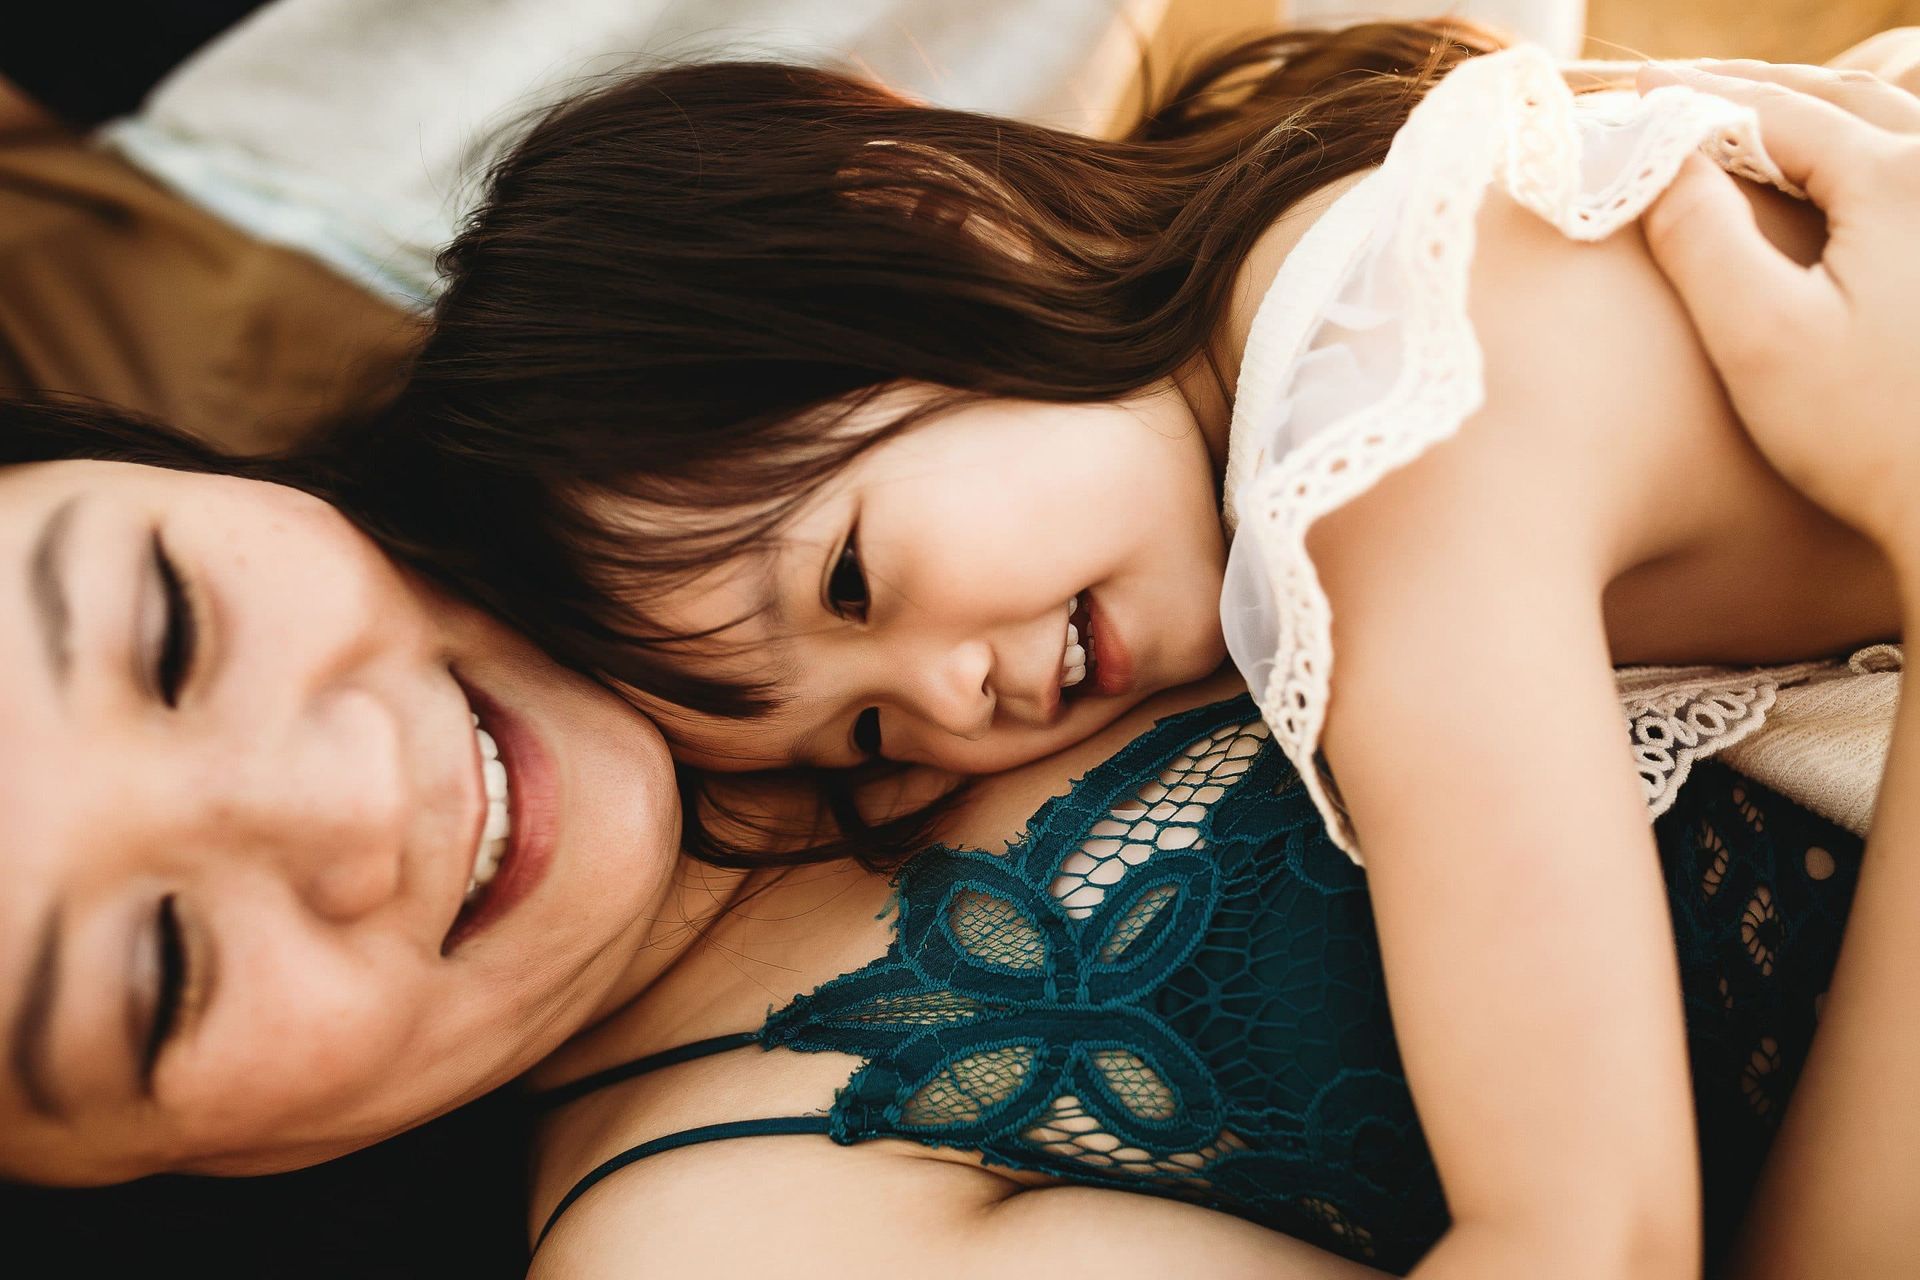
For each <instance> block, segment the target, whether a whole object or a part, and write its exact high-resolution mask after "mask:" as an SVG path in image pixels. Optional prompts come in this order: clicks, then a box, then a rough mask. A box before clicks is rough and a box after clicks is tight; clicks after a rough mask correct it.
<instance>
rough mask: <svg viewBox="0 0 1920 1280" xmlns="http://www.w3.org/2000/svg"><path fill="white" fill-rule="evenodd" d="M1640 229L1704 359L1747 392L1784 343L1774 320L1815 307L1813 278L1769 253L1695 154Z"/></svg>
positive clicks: (1736, 200)
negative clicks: (1689, 322)
mask: <svg viewBox="0 0 1920 1280" xmlns="http://www.w3.org/2000/svg"><path fill="white" fill-rule="evenodd" d="M1642 227H1643V229H1644V231H1645V232H1646V237H1647V246H1648V248H1649V249H1651V250H1652V252H1653V257H1654V260H1655V261H1656V262H1657V263H1659V265H1660V269H1661V270H1662V271H1663V272H1665V273H1666V276H1667V278H1668V280H1670V281H1671V282H1672V283H1673V286H1674V289H1675V290H1676V291H1677V292H1678V293H1679V294H1680V298H1681V301H1682V302H1684V303H1685V304H1686V308H1687V311H1688V313H1689V314H1690V315H1691V316H1692V318H1693V324H1694V328H1695V329H1696V330H1698V331H1699V334H1700V339H1701V341H1702V343H1703V344H1704V345H1705V346H1706V348H1707V354H1708V355H1709V357H1710V358H1711V359H1712V360H1713V362H1714V364H1715V365H1716V366H1718V367H1719V368H1720V370H1721V372H1722V373H1723V375H1725V376H1726V378H1727V379H1728V381H1729V382H1730V383H1732V384H1734V385H1735V386H1736V387H1740V388H1743V389H1746V390H1748V391H1749V392H1752V391H1754V390H1755V389H1756V384H1758V383H1761V382H1764V380H1765V379H1766V378H1767V377H1769V376H1770V374H1771V373H1772V372H1775V371H1777V370H1776V366H1777V363H1778V359H1779V357H1780V355H1781V354H1782V352H1781V349H1780V348H1781V344H1782V343H1785V342H1790V341H1791V340H1792V339H1791V336H1790V335H1788V334H1786V333H1784V332H1783V326H1782V325H1781V324H1780V323H1778V317H1783V316H1807V315H1811V314H1815V313H1816V311H1817V310H1818V309H1819V304H1820V299H1819V298H1818V297H1817V294H1818V292H1819V291H1818V288H1817V284H1816V279H1815V277H1814V275H1813V274H1812V273H1810V272H1809V271H1808V270H1807V269H1806V268H1804V267H1802V266H1800V264H1798V263H1797V262H1794V261H1793V260H1792V259H1790V258H1788V257H1787V256H1785V255H1784V254H1782V253H1781V252H1780V251H1779V250H1778V249H1776V248H1774V246H1773V244H1772V242H1771V241H1769V240H1768V239H1767V238H1766V236H1765V235H1763V234H1762V233H1761V231H1760V228H1759V225H1758V224H1757V223H1756V222H1755V221H1754V216H1753V206H1752V205H1751V204H1749V203H1748V202H1747V198H1746V196H1744V195H1743V194H1742V193H1741V192H1740V190H1739V188H1738V187H1737V186H1735V185H1734V181H1733V179H1732V178H1731V177H1729V176H1728V175H1727V174H1726V173H1724V172H1722V171H1721V169H1720V168H1719V166H1717V165H1715V164H1714V163H1713V162H1712V161H1710V160H1708V159H1707V158H1706V157H1705V156H1702V155H1698V154H1696V155H1692V156H1689V157H1688V158H1687V161H1686V163H1685V164H1684V165H1682V166H1681V169H1680V173H1679V175H1678V176H1676V177H1675V178H1674V180H1673V182H1672V184H1671V185H1670V186H1669V187H1668V188H1667V190H1666V192H1665V193H1664V194H1662V195H1661V197H1660V199H1659V200H1657V201H1656V202H1655V203H1654V205H1653V207H1652V208H1651V209H1649V210H1648V211H1647V215H1646V217H1645V218H1644V219H1643V220H1642Z"/></svg>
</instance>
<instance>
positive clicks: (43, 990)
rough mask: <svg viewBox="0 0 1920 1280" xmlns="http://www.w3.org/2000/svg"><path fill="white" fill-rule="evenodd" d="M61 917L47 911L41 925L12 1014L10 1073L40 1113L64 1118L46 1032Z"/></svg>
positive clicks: (56, 987)
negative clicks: (20, 996)
mask: <svg viewBox="0 0 1920 1280" xmlns="http://www.w3.org/2000/svg"><path fill="white" fill-rule="evenodd" d="M59 955H60V917H59V915H58V913H56V912H49V913H48V914H47V920H46V923H45V924H44V925H42V926H41V927H40V941H39V944H38V945H37V946H36V948H35V950H34V957H33V964H32V966H31V968H30V969H29V971H28V974H27V994H26V996H25V997H24V998H23V999H22V1000H21V1001H20V1008H19V1010H18V1011H17V1012H16V1013H15V1014H14V1015H13V1038H12V1044H13V1049H12V1052H11V1057H12V1059H13V1073H14V1075H15V1077H16V1078H18V1080H19V1082H20V1091H21V1092H22V1093H24V1094H25V1095H26V1096H27V1102H28V1103H29V1104H31V1105H32V1107H33V1109H34V1110H35V1111H36V1112H38V1113H39V1114H40V1115H43V1116H45V1117H47V1118H48V1119H50V1120H59V1121H63V1122H64V1121H65V1120H66V1119H67V1117H66V1114H65V1113H64V1112H63V1111H62V1110H61V1108H60V1103H59V1100H58V1099H57V1098H56V1097H55V1095H54V1091H53V1087H52V1082H51V1080H50V1079H49V1075H50V1073H49V1072H48V1070H47V1032H48V1027H49V1025H50V1023H51V1016H52V1013H53V1000H54V994H55V992H56V991H58V990H59V985H60V971H59Z"/></svg>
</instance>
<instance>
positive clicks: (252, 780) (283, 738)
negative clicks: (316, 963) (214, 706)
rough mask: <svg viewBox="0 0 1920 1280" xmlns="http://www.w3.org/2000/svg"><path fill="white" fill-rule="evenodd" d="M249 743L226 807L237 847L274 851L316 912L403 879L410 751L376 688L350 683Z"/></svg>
mask: <svg viewBox="0 0 1920 1280" xmlns="http://www.w3.org/2000/svg"><path fill="white" fill-rule="evenodd" d="M273 737H275V738H278V739H279V741H277V742H275V741H271V740H269V741H266V742H262V743H261V744H260V748H259V749H258V750H256V751H254V752H251V753H249V755H248V757H247V758H246V761H245V763H243V764H241V765H239V766H238V767H237V768H236V769H235V770H234V772H233V775H232V776H231V777H230V780H229V786H228V787H227V788H226V795H227V803H226V805H225V806H223V808H224V809H225V812H226V817H227V818H228V819H230V820H231V821H230V822H229V823H228V824H227V825H228V826H229V827H230V829H231V830H230V838H232V839H233V840H235V841H237V842H238V845H239V848H238V849H237V852H240V853H242V854H243V855H244V856H248V857H252V858H267V859H270V860H272V862H273V864H274V866H275V868H276V870H277V871H278V873H279V874H280V875H282V876H284V877H285V878H286V881H287V883H288V885H289V887H290V888H291V889H292V890H293V892H294V894H295V895H296V896H297V897H298V898H299V899H300V900H301V901H302V902H303V903H304V904H305V905H306V907H307V909H308V910H309V911H311V912H313V913H314V914H315V915H316V916H318V917H321V918H323V919H326V920H331V921H336V922H345V921H350V920H353V919H357V918H359V917H361V916H364V915H366V914H368V913H370V912H372V911H375V910H378V909H379V908H380V907H382V906H384V905H385V904H386V903H388V902H390V901H391V900H392V899H393V898H394V897H395V896H396V895H397V894H398V893H399V892H400V891H401V889H402V887H403V884H404V882H405V870H406V851H407V845H408V822H409V810H410V808H411V806H410V805H409V804H408V801H407V794H406V783H405V779H406V772H405V761H404V760H403V759H402V758H401V751H400V743H399V734H398V731H397V726H396V724H395V722H394V720H393V718H392V716H391V715H390V714H388V713H387V712H386V710H385V709H384V708H383V707H382V706H381V705H380V704H379V702H378V701H377V700H376V699H374V698H373V697H372V696H370V695H366V694H360V693H342V694H339V695H336V696H335V697H333V698H332V699H331V700H330V701H329V702H328V703H327V704H326V705H324V706H319V707H316V708H314V709H313V710H312V713H311V715H309V716H307V717H303V718H301V719H298V720H296V721H294V722H292V723H290V724H289V725H288V727H287V728H286V729H285V730H283V731H280V732H277V733H275V734H274V735H273Z"/></svg>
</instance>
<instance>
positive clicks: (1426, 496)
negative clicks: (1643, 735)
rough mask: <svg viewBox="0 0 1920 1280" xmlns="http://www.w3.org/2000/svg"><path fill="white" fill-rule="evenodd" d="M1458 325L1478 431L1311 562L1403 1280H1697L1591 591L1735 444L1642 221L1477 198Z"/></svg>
mask: <svg viewBox="0 0 1920 1280" xmlns="http://www.w3.org/2000/svg"><path fill="white" fill-rule="evenodd" d="M1472 310H1473V318H1474V323H1475V326H1476V330H1477V332H1478V334H1479V338H1480V345H1481V347H1482V349H1483V352H1484V354H1485V363H1486V384H1487V398H1486V403H1485V407H1484V408H1483V410H1482V411H1481V412H1480V413H1479V414H1477V415H1476V416H1475V417H1474V418H1473V419H1472V420H1470V421H1469V422H1467V423H1466V424H1465V426H1464V427H1463V428H1462V429H1461V431H1460V433H1459V435H1458V436H1457V437H1456V438H1455V439H1453V440H1452V441H1450V442H1448V443H1446V444H1443V445H1441V446H1439V447H1438V448H1436V449H1434V450H1432V451H1431V452H1430V453H1428V454H1427V455H1425V456H1423V457H1422V458H1420V459H1419V460H1418V461H1416V462H1415V463H1413V464H1411V465H1410V466H1408V467H1407V468H1405V469H1404V470H1402V471H1400V472H1398V473H1396V474H1394V475H1392V476H1389V477H1388V478H1387V479H1386V480H1385V481H1384V482H1383V483H1381V484H1380V485H1379V486H1378V487H1377V488H1375V489H1374V490H1373V491H1372V492H1370V493H1368V494H1367V495H1365V497H1364V498H1362V499H1361V500H1360V501H1358V502H1356V503H1354V504H1351V505H1350V506H1348V507H1346V508H1343V509H1342V510H1341V511H1339V512H1337V513H1335V514H1334V515H1333V516H1331V517H1329V518H1328V519H1327V520H1326V521H1325V522H1323V524H1322V525H1321V526H1320V527H1319V528H1317V529H1316V531H1315V535H1314V546H1313V550H1314V555H1315V562H1316V564H1317V565H1318V566H1319V568H1320V571H1321V573H1322V575H1323V578H1324V579H1325V582H1326V586H1327V590H1328V594H1329V598H1330V600H1331V602H1332V605H1333V616H1334V626H1335V636H1334V646H1333V651H1334V654H1335V663H1336V665H1335V671H1334V676H1333V691H1334V692H1333V702H1332V705H1331V707H1330V716H1329V722H1328V725H1327V731H1326V738H1325V743H1326V752H1327V756H1328V759H1329V762H1330V764H1331V767H1332V769H1333V773H1334V776H1335V778H1336V780H1337V781H1338V783H1339V785H1340V787H1341V791H1342V794H1343V796H1344V798H1345V801H1346V803H1347V804H1348V806H1349V810H1350V813H1351V817H1352V820H1353V823H1354V827H1355V831H1356V834H1357V836H1358V839H1359V842H1360V845H1361V848H1362V850H1363V852H1364V853H1365V855H1366V860H1367V870H1368V876H1369V882H1370V885H1371V889H1372V896H1373V901H1374V906H1375V912H1376V916H1377V920H1378V924H1379V929H1380V940H1381V950H1382V955H1383V957H1384V960H1385V965H1386V972H1387V979H1388V984H1389V990H1390V992H1391V996H1392V1001H1393V1010H1394V1025H1395V1029H1396V1031H1397V1032H1398V1035H1399V1038H1400V1045H1401V1050H1402V1053H1403V1055H1404V1058H1405V1061H1406V1066H1407V1072H1408V1077H1409V1080H1410V1082H1411V1084H1412V1086H1413V1091H1414V1096H1415V1100H1416V1102H1417V1103H1418V1104H1419V1107H1420V1116H1421V1122H1422V1124H1423V1125H1424V1126H1425V1129H1426V1132H1427V1136H1428V1139H1429V1141H1430V1143H1431V1145H1432V1148H1433V1152H1434V1157H1435V1160H1436V1162H1437V1164H1438V1167H1439V1170H1440V1174H1441V1179H1442V1182H1443V1184H1444V1186H1445V1188H1446V1192H1447V1198H1448V1204H1449V1207H1450V1209H1451V1211H1452V1213H1453V1216H1454V1223H1455V1225H1454V1227H1453V1228H1452V1230H1451V1231H1450V1232H1449V1234H1448V1235H1447V1236H1446V1237H1445V1239H1443V1241H1442V1242H1441V1244H1440V1245H1439V1246H1438V1247H1437V1248H1436V1249H1435V1250H1434V1251H1433V1252H1432V1253H1431V1254H1430V1255H1429V1257H1428V1258H1427V1259H1426V1261H1425V1262H1424V1263H1423V1264H1422V1266H1421V1268H1420V1269H1419V1270H1418V1271H1417V1272H1416V1274H1417V1275H1429V1276H1441V1275H1449V1276H1452V1275H1457V1276H1472V1277H1498V1276H1513V1277H1538V1276H1542V1275H1552V1276H1556V1277H1574V1276H1608V1277H1626V1276H1632V1277H1656V1276H1663V1275H1675V1276H1677V1275H1693V1274H1696V1273H1697V1270H1698V1267H1699V1259H1698V1254H1699V1248H1700V1223H1699V1208H1698V1204H1699V1189H1698V1171H1697V1159H1696V1155H1695V1151H1694V1126H1693V1123H1692V1115H1691V1104H1690V1091H1689V1087H1688V1073H1687V1059H1686V1047H1685V1036H1684V1026H1683V1020H1682V1011H1681V1001H1680V992H1679V982H1678V974H1677V969H1676V964H1675V958H1674V950H1673V941H1672V933H1671V926H1670V924H1669V920H1668V908H1667V902H1666V897H1665V894H1664V892H1663V889H1662V883H1661V878H1660V869H1659V863H1658V859H1657V856H1656V852H1655V846H1654V843H1653V839H1652V835H1651V832H1650V829H1649V824H1648V819H1647V814H1646V810H1645V807H1644V802H1643V800H1642V798H1641V795H1640V793H1639V788H1638V785H1637V783H1636V780H1635V777H1634V773H1633V769H1632V764H1631V756H1630V753H1629V748H1628V742H1627V737H1626V729H1625V724H1624V720H1623V716H1622V712H1621V709H1620V705H1619V702H1618V698H1617V695H1616V693H1615V690H1614V686H1613V681H1612V676H1611V669H1610V668H1611V662H1610V654H1609V645H1608V637H1607V629H1606V626H1605V622H1604V619H1603V615H1602V609H1601V598H1602V594H1603V592H1604V590H1605V589H1606V587H1607V585H1608V583H1609V582H1610V581H1611V580H1612V579H1613V578H1614V577H1615V576H1616V575H1618V574H1619V573H1621V572H1622V571H1623V570H1624V569H1626V568H1629V567H1631V566H1632V565H1633V564H1634V563H1636V562H1637V560H1638V559H1639V558H1641V557H1646V556H1654V555H1658V554H1659V553H1660V550H1661V549H1660V548H1659V547H1658V546H1655V545H1653V544H1650V543H1648V542H1647V541H1646V537H1647V534H1648V531H1655V532H1658V531H1660V530H1661V529H1663V528H1667V527H1672V526H1677V525H1679V524H1681V523H1684V520H1685V518H1686V517H1684V516H1682V515H1677V514H1673V510H1672V509H1671V508H1669V509H1668V510H1667V511H1666V512H1665V513H1663V512H1662V506H1663V504H1664V503H1665V502H1666V500H1667V499H1668V498H1670V497H1671V494H1670V493H1667V492H1663V490H1664V489H1665V488H1666V487H1667V485H1668V484H1669V482H1668V481H1666V480H1663V479H1661V478H1660V477H1661V472H1662V469H1663V460H1665V462H1666V463H1670V464H1673V465H1675V466H1678V467H1680V468H1681V469H1682V470H1686V469H1688V468H1689V467H1690V465H1695V464H1697V465H1699V466H1711V465H1712V464H1711V462H1710V459H1711V458H1712V457H1714V456H1716V455H1715V453H1714V451H1715V449H1717V448H1719V447H1720V444H1719V443H1717V442H1719V441H1721V440H1722V438H1723V437H1726V436H1728V434H1729V433H1731V432H1733V431H1735V427H1734V425H1733V424H1732V423H1731V422H1730V420H1729V415H1728V412H1727V409H1726V406H1725V404H1724V402H1723V401H1722V399H1721V397H1720V395H1719V392H1718V389H1717V384H1716V383H1715V382H1714V380H1713V378H1712V376H1711V373H1710V371H1709V370H1708V369H1707V367H1706V366H1705V362H1704V358H1703V357H1702V355H1701V353H1700V352H1699V350H1698V348H1697V347H1696V346H1695V344H1693V342H1692V341H1691V339H1690V335H1689V330H1688V328H1687V326H1686V324H1685V321H1684V317H1683V316H1682V315H1681V313H1680V312H1679V310H1678V308H1677V306H1676V305H1675V304H1674V302H1673V300H1672V298H1671V297H1670V295H1669V294H1668V293H1667V291H1666V289H1665V287H1664V285H1663V284H1662V283H1661V281H1660V277H1659V276H1658V274H1657V272H1655V271H1654V269H1653V267H1652V265H1651V262H1650V261H1649V260H1648V258H1647V256H1646V253H1645V249H1644V245H1643V243H1642V242H1641V241H1640V240H1639V237H1638V235H1637V232H1634V231H1631V230H1630V231H1628V232H1623V233H1622V234H1621V235H1619V236H1616V237H1615V238H1614V239H1612V240H1609V241H1607V242H1605V243H1603V244H1600V245H1595V246H1580V245H1575V244H1573V243H1571V242H1568V241H1566V240H1564V239H1562V238H1561V237H1560V236H1559V235H1558V233H1557V232H1554V231H1553V230H1552V229H1551V228H1548V227H1546V226H1545V225H1544V224H1542V223H1540V222H1538V221H1537V220H1535V219H1533V218H1532V217H1531V215H1529V214H1526V213H1524V212H1522V211H1520V210H1518V209H1517V208H1516V207H1514V206H1513V205H1511V203H1510V202H1507V201H1505V200H1504V199H1501V198H1498V197H1490V201H1489V206H1488V209H1487V212H1486V213H1485V214H1484V215H1483V217H1482V219H1481V223H1480V248H1479V252H1478V254H1477V258H1476V263H1475V273H1474V277H1473V307H1472ZM1703 440H1704V441H1705V442H1706V443H1704V444H1703V443H1702V441H1703ZM1726 456H1733V455H1730V454H1729V455H1726ZM1716 479H1718V480H1719V481H1720V482H1722V483H1724V482H1725V480H1726V476H1724V475H1720V476H1716V475H1715V474H1714V473H1713V472H1712V471H1711V470H1707V471H1695V472H1694V473H1693V474H1692V475H1691V476H1690V477H1689V480H1690V482H1691V483H1698V484H1701V485H1711V484H1713V483H1715V481H1716ZM1663 517H1664V519H1665V524H1664V525H1663V523H1662V519H1663ZM1669 549H1670V550H1674V551H1676V552H1677V551H1679V548H1677V547H1674V548H1669ZM1676 607H1684V606H1683V605H1677V606H1676Z"/></svg>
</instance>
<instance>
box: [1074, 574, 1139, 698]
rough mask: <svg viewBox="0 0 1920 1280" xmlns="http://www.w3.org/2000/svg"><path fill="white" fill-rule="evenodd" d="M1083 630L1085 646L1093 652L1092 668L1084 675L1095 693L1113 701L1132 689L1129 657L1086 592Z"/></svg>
mask: <svg viewBox="0 0 1920 1280" xmlns="http://www.w3.org/2000/svg"><path fill="white" fill-rule="evenodd" d="M1084 600H1085V606H1086V610H1087V622H1088V626H1087V630H1088V631H1089V632H1090V633H1091V634H1089V635H1088V636H1087V637H1086V640H1085V643H1086V644H1087V645H1088V646H1090V647H1091V648H1092V650H1093V666H1092V668H1091V669H1090V670H1089V671H1088V672H1087V677H1088V680H1089V682H1090V683H1091V684H1092V685H1093V689H1094V692H1095V693H1099V694H1102V695H1104V696H1106V697H1109V698H1111V697H1114V696H1116V695H1119V694H1123V693H1126V692H1127V691H1128V690H1130V689H1132V688H1133V655H1132V654H1131V653H1129V652H1128V651H1127V644H1126V641H1125V640H1122V639H1121V638H1120V633H1119V632H1117V631H1115V630H1114V627H1113V619H1112V617H1111V616H1109V615H1108V613H1107V611H1106V609H1105V608H1103V607H1102V605H1101V602H1100V599H1099V597H1098V596H1096V595H1094V594H1093V593H1092V592H1087V593H1086V594H1085V596H1084Z"/></svg>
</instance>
